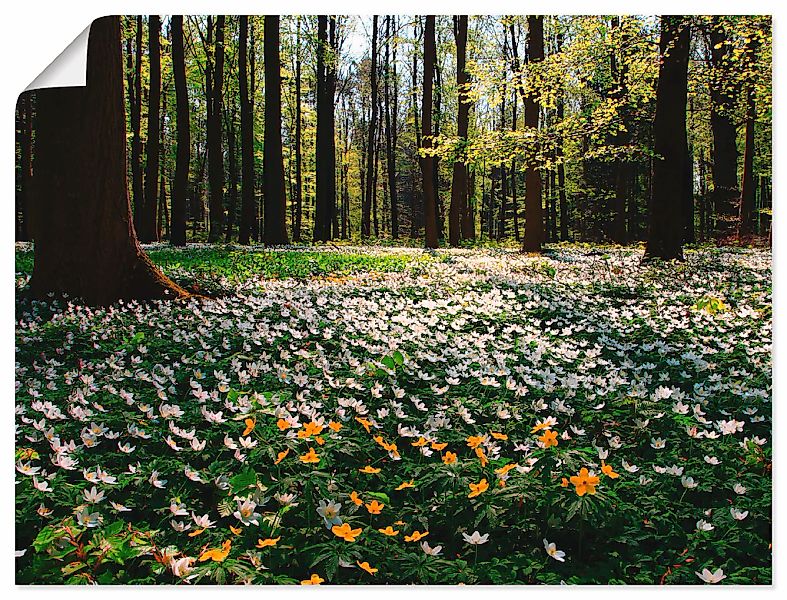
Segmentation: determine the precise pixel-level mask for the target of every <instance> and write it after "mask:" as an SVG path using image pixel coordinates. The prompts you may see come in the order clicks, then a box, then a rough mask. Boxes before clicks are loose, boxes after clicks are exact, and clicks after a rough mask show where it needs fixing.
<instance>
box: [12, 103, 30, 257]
mask: <svg viewBox="0 0 787 600" xmlns="http://www.w3.org/2000/svg"><path fill="white" fill-rule="evenodd" d="M32 94H33V92H22V94H20V95H19V99H18V100H17V109H16V110H17V115H18V123H19V125H18V128H17V134H18V136H19V155H20V156H19V159H20V160H19V166H20V170H21V173H20V174H19V189H18V193H17V197H16V236H15V237H16V240H17V241H19V242H24V241H27V240H29V239H30V233H29V225H30V223H29V206H30V194H31V193H32V189H31V185H32V178H33V98H32Z"/></svg>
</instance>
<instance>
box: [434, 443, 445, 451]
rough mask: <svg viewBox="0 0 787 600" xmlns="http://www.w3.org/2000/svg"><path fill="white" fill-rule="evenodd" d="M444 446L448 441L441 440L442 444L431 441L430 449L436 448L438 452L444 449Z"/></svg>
mask: <svg viewBox="0 0 787 600" xmlns="http://www.w3.org/2000/svg"><path fill="white" fill-rule="evenodd" d="M446 446H448V442H443V443H442V444H439V443H437V442H432V450H437V451H438V452H442V451H443V450H445V448H446Z"/></svg>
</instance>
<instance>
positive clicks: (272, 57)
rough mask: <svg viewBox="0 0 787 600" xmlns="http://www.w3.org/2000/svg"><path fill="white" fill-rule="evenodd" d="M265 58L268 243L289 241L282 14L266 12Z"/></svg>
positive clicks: (265, 225)
mask: <svg viewBox="0 0 787 600" xmlns="http://www.w3.org/2000/svg"><path fill="white" fill-rule="evenodd" d="M264 28H265V29H264V38H265V39H264V54H265V56H264V58H265V140H264V146H265V147H264V150H263V171H264V173H265V177H264V195H265V199H264V202H265V213H264V215H263V219H264V220H263V233H262V239H263V242H265V244H268V245H276V244H287V243H288V239H287V221H286V219H287V196H286V194H285V188H284V157H283V154H282V142H281V60H280V58H279V17H278V16H277V15H266V16H265V25H264Z"/></svg>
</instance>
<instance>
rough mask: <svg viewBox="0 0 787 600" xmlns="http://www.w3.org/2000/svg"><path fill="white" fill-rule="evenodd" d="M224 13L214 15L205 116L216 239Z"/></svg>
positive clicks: (219, 228)
mask: <svg viewBox="0 0 787 600" xmlns="http://www.w3.org/2000/svg"><path fill="white" fill-rule="evenodd" d="M224 24H225V17H224V15H218V16H217V17H216V24H215V50H214V55H213V56H214V59H213V80H212V83H211V98H210V103H211V110H210V115H209V116H208V131H207V134H208V141H207V144H208V197H209V200H208V205H209V218H210V229H209V231H208V241H209V242H218V241H219V239H221V236H222V233H223V232H224V150H223V148H222V143H221V115H222V104H223V98H222V95H223V88H224Z"/></svg>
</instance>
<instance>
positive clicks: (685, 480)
mask: <svg viewBox="0 0 787 600" xmlns="http://www.w3.org/2000/svg"><path fill="white" fill-rule="evenodd" d="M680 482H681V483H682V484H683V487H685V488H686V489H687V490H693V489H694V488H695V487H697V485H698V484H697V483H696V482H695V481H694V478H693V477H686V476H685V475H684V476H683V477H681V478H680Z"/></svg>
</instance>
